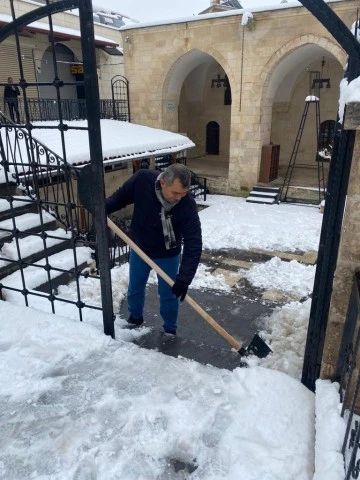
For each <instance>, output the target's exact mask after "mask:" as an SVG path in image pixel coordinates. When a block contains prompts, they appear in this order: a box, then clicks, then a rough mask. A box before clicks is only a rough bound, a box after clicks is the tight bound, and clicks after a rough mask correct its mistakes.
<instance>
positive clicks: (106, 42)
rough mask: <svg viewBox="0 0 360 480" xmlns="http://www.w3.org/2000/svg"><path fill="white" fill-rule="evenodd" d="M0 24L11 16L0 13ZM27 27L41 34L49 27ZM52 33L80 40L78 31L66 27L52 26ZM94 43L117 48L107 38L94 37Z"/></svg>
mask: <svg viewBox="0 0 360 480" xmlns="http://www.w3.org/2000/svg"><path fill="white" fill-rule="evenodd" d="M0 22H3V23H11V22H12V16H11V15H7V14H6V13H0ZM28 27H30V28H31V27H32V28H33V29H36V30H39V31H41V32H49V31H50V27H49V24H48V23H45V22H32V23H29V25H27V28H28ZM53 31H54V33H55V34H56V33H59V34H61V33H63V34H65V35H69V36H71V37H74V38H81V32H80V30H75V29H74V28H68V27H61V26H59V25H53ZM94 38H95V41H96V42H101V43H103V44H104V45H108V46H114V47H116V46H118V45H119V44H118V43H117V42H114V40H109V39H108V38H105V37H101V36H100V35H94Z"/></svg>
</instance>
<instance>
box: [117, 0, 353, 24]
mask: <svg viewBox="0 0 360 480" xmlns="http://www.w3.org/2000/svg"><path fill="white" fill-rule="evenodd" d="M275 1H276V0H274V2H275ZM342 1H345V0H327V1H326V3H335V2H342ZM299 7H303V5H302V4H301V3H300V2H298V1H296V0H295V1H290V2H289V3H281V4H275V5H266V6H261V7H256V8H246V9H245V8H243V9H241V10H239V9H232V10H229V11H226V12H216V13H206V14H201V15H200V14H199V15H192V16H188V17H181V18H172V19H167V20H157V21H152V22H141V23H137V24H136V25H125V26H123V27H121V28H120V30H122V31H123V30H133V29H138V28H145V27H153V26H158V25H171V24H173V23H188V22H198V21H201V20H208V19H213V18H221V17H232V16H237V15H239V16H240V15H243V14H244V13H245V12H247V11H250V12H252V13H260V12H269V11H275V10H285V9H288V8H299Z"/></svg>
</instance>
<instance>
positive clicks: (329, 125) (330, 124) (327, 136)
mask: <svg viewBox="0 0 360 480" xmlns="http://www.w3.org/2000/svg"><path fill="white" fill-rule="evenodd" d="M335 127H336V122H335V120H325V121H324V122H321V124H320V134H319V136H320V138H319V149H320V152H323V155H322V157H325V158H324V160H325V161H326V160H329V158H328V157H331V153H332V147H333V143H334V136H335Z"/></svg>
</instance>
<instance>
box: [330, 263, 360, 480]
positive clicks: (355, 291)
mask: <svg viewBox="0 0 360 480" xmlns="http://www.w3.org/2000/svg"><path fill="white" fill-rule="evenodd" d="M359 346H360V270H357V271H356V272H355V275H354V280H353V285H352V291H351V295H350V300H349V305H348V310H347V315H346V321H345V326H344V330H343V337H342V341H341V346H340V351H339V357H338V363H337V369H336V371H337V374H336V379H337V380H339V383H340V395H341V402H342V410H341V415H342V417H343V418H344V419H345V420H346V432H345V436H344V441H343V446H342V453H343V456H344V461H345V470H346V476H345V480H350V479H351V478H360V416H359V415H360V395H359V389H360V369H359V354H360V350H359Z"/></svg>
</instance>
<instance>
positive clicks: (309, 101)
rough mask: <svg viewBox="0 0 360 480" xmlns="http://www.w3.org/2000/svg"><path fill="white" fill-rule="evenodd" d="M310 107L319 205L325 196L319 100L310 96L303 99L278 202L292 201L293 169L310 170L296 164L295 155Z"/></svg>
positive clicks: (306, 166)
mask: <svg viewBox="0 0 360 480" xmlns="http://www.w3.org/2000/svg"><path fill="white" fill-rule="evenodd" d="M310 105H314V106H315V123H316V139H317V148H316V162H317V174H318V195H319V203H320V202H321V199H322V198H323V197H324V195H325V177H324V162H323V159H322V157H321V155H319V153H318V152H319V131H320V100H319V98H318V97H317V96H314V95H310V96H308V97H306V99H305V107H304V111H303V114H302V117H301V121H300V126H299V129H298V132H297V135H296V139H295V143H294V147H293V150H292V152H291V156H290V160H289V164H288V168H287V170H286V174H285V178H284V182H283V185H282V187H281V191H280V201H281V202H286V201H291V200H294V199H290V198H289V197H288V192H289V187H290V183H291V178H292V175H293V172H294V169H295V168H311V166H310V165H309V164H301V163H297V155H298V151H299V146H300V143H301V139H302V135H303V132H304V128H305V123H306V119H307V116H308V113H309V108H310Z"/></svg>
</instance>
